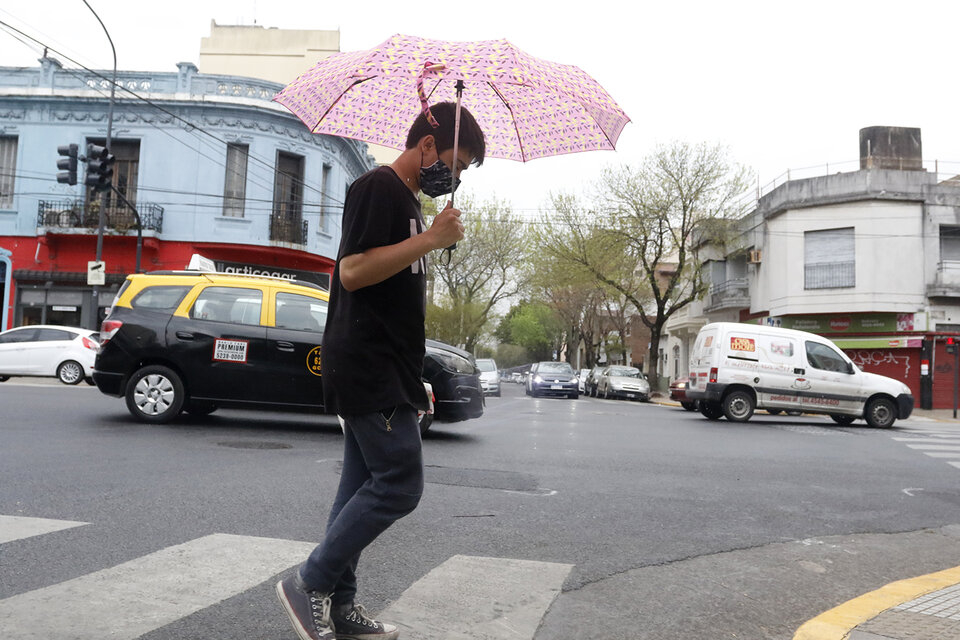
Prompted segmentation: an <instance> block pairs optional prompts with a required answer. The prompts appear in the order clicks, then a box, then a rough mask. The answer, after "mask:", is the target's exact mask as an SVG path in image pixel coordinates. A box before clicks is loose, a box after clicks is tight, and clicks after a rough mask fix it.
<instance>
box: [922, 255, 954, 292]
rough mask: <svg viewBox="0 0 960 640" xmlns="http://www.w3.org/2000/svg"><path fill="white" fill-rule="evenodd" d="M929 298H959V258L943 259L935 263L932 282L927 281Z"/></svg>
mask: <svg viewBox="0 0 960 640" xmlns="http://www.w3.org/2000/svg"><path fill="white" fill-rule="evenodd" d="M927 295H928V296H929V297H931V298H960V260H943V261H942V262H940V263H938V264H937V272H936V274H934V278H933V282H928V283H927Z"/></svg>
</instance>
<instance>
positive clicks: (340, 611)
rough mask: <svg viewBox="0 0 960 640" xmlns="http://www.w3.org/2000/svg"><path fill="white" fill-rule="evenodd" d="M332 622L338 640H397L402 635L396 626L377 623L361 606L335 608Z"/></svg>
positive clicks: (332, 613)
mask: <svg viewBox="0 0 960 640" xmlns="http://www.w3.org/2000/svg"><path fill="white" fill-rule="evenodd" d="M330 620H331V622H332V623H333V627H334V629H336V630H337V632H336V638H337V640H396V639H397V637H398V636H399V635H400V631H398V630H397V627H396V626H395V625H392V624H386V623H384V622H377V621H376V620H374V619H373V618H371V617H370V616H368V615H367V611H366V609H364V608H363V605H359V604H354V605H347V606H344V607H334V608H333V611H332V612H331V614H330Z"/></svg>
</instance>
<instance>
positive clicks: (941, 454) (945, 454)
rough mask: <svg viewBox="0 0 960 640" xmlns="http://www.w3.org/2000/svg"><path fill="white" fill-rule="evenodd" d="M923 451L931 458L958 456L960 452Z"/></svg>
mask: <svg viewBox="0 0 960 640" xmlns="http://www.w3.org/2000/svg"><path fill="white" fill-rule="evenodd" d="M923 453H924V454H925V455H928V456H930V457H931V458H960V453H957V452H956V451H924V452H923Z"/></svg>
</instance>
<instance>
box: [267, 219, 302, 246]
mask: <svg viewBox="0 0 960 640" xmlns="http://www.w3.org/2000/svg"><path fill="white" fill-rule="evenodd" d="M270 240H271V241H272V242H286V243H288V244H299V245H303V246H306V244H307V221H306V220H301V219H300V218H299V217H291V216H287V215H284V214H280V213H276V212H274V213H271V214H270Z"/></svg>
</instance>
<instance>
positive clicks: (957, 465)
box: [947, 461, 960, 469]
mask: <svg viewBox="0 0 960 640" xmlns="http://www.w3.org/2000/svg"><path fill="white" fill-rule="evenodd" d="M947 464H951V465H953V466H955V467H956V468H957V469H960V462H951V461H947Z"/></svg>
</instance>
